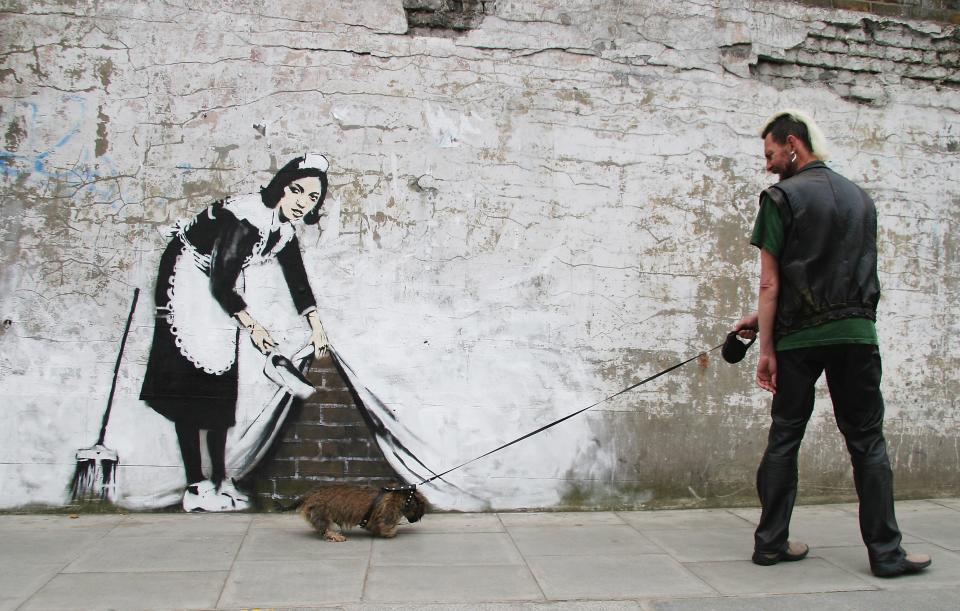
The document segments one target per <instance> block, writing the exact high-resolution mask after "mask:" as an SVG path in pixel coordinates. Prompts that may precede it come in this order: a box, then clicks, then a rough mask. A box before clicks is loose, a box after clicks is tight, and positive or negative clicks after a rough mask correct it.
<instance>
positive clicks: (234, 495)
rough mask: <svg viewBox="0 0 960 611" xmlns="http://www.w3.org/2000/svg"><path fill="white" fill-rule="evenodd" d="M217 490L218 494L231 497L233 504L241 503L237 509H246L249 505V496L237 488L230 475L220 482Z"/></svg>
mask: <svg viewBox="0 0 960 611" xmlns="http://www.w3.org/2000/svg"><path fill="white" fill-rule="evenodd" d="M219 492H220V494H223V495H226V496H228V497H230V498H231V499H233V502H234V505H235V506H236V505H241V504H242V505H243V507H240V508H239V509H246V508H247V507H249V506H250V497H249V496H247V495H246V494H244V493H243V492H240V491H239V490H237V483H236V482H235V481H233V478H232V477H228V478H227V479H225V480H223V481H222V482H220V488H219Z"/></svg>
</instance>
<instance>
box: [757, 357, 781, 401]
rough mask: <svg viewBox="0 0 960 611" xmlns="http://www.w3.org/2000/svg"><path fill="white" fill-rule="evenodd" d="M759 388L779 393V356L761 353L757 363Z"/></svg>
mask: <svg viewBox="0 0 960 611" xmlns="http://www.w3.org/2000/svg"><path fill="white" fill-rule="evenodd" d="M757 386H759V387H760V388H762V389H764V390H767V391H770V392H772V393H773V394H776V393H777V355H776V353H773V354H764V353H763V352H761V353H760V358H759V360H758V361H757Z"/></svg>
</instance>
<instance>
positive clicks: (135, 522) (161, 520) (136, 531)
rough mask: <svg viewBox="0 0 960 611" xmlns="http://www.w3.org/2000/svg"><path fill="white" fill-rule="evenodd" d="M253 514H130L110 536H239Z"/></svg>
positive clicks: (117, 525)
mask: <svg viewBox="0 0 960 611" xmlns="http://www.w3.org/2000/svg"><path fill="white" fill-rule="evenodd" d="M252 521H253V514H244V513H227V514H219V515H217V514H212V513H141V514H130V515H126V516H124V517H123V519H122V520H120V521H119V522H117V524H116V525H115V526H114V528H113V529H112V530H111V531H110V537H124V536H134V537H153V536H157V537H165V536H168V535H169V534H170V533H171V532H176V533H177V534H178V535H183V536H199V537H217V536H221V535H227V536H243V535H244V534H246V532H247V530H248V529H249V528H250V523H251V522H252Z"/></svg>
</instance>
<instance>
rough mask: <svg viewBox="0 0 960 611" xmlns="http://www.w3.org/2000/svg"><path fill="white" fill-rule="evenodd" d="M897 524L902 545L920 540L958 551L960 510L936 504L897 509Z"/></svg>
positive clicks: (959, 544) (959, 547)
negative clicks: (900, 532)
mask: <svg viewBox="0 0 960 611" xmlns="http://www.w3.org/2000/svg"><path fill="white" fill-rule="evenodd" d="M897 522H898V523H899V525H900V530H901V531H903V537H904V543H907V542H910V541H913V540H916V539H922V540H924V541H927V542H930V543H934V544H936V545H938V546H940V547H944V548H947V549H949V550H953V551H960V510H957V509H952V508H948V507H943V506H941V505H937V504H933V503H930V504H927V505H924V506H913V507H909V508H907V509H906V510H902V509H901V508H900V507H899V506H898V507H897Z"/></svg>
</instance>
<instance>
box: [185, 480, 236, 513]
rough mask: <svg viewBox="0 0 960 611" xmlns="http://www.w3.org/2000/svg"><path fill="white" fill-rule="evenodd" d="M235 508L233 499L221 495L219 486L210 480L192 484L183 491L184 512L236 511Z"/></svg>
mask: <svg viewBox="0 0 960 611" xmlns="http://www.w3.org/2000/svg"><path fill="white" fill-rule="evenodd" d="M233 507H234V502H233V499H231V498H230V497H228V496H226V495H223V494H220V493H219V492H218V491H217V485H216V484H214V483H213V482H212V481H210V480H208V479H205V480H203V481H202V482H197V483H195V484H190V485H189V486H187V489H186V490H184V491H183V510H184V511H190V512H192V511H234V509H233Z"/></svg>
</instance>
